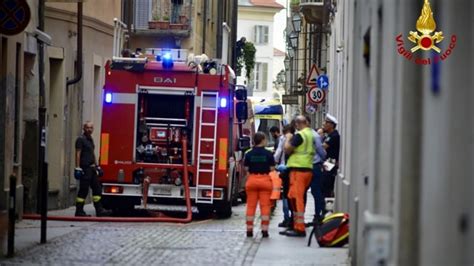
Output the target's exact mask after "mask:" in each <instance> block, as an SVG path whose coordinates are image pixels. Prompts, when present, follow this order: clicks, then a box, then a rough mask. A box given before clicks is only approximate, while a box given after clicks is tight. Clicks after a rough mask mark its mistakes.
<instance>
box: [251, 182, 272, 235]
mask: <svg viewBox="0 0 474 266" xmlns="http://www.w3.org/2000/svg"><path fill="white" fill-rule="evenodd" d="M245 192H246V193H247V217H246V218H247V219H246V221H247V222H246V224H247V231H252V230H253V221H254V219H255V211H256V209H257V203H259V204H260V215H261V220H262V231H268V225H269V224H270V209H271V202H270V195H271V194H272V180H271V179H270V176H269V175H260V174H249V176H248V178H247V183H246V184H245Z"/></svg>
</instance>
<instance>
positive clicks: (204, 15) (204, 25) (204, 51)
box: [201, 0, 207, 54]
mask: <svg viewBox="0 0 474 266" xmlns="http://www.w3.org/2000/svg"><path fill="white" fill-rule="evenodd" d="M203 1H204V8H203V12H202V13H203V15H202V49H201V50H202V53H203V54H205V53H206V33H207V27H206V22H207V0H203Z"/></svg>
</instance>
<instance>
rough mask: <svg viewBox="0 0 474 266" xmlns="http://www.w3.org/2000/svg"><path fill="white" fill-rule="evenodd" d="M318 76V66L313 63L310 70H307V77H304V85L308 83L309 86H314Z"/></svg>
mask: <svg viewBox="0 0 474 266" xmlns="http://www.w3.org/2000/svg"><path fill="white" fill-rule="evenodd" d="M318 76H319V69H318V67H316V64H313V66H311V71H309V75H308V78H307V79H306V85H308V86H309V87H311V86H316V85H317V82H316V81H317V79H318Z"/></svg>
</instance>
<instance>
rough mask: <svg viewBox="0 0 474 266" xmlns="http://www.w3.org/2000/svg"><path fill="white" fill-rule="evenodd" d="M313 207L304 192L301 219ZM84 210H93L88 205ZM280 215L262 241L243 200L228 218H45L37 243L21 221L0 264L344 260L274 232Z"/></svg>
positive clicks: (31, 224)
mask: <svg viewBox="0 0 474 266" xmlns="http://www.w3.org/2000/svg"><path fill="white" fill-rule="evenodd" d="M279 205H280V203H279ZM313 206H314V205H313V203H312V199H311V197H308V203H307V206H306V210H307V212H306V219H307V221H309V220H311V218H312V209H313V208H314V207H313ZM86 211H87V212H88V213H91V214H93V213H94V211H93V207H92V206H90V205H88V206H86ZM73 213H74V208H70V209H67V210H62V211H54V212H52V214H54V215H68V216H70V215H73ZM282 218H283V217H282V214H281V206H278V207H277V208H276V210H275V213H274V216H273V217H272V220H271V223H270V238H269V239H263V240H262V238H261V234H260V233H257V232H259V221H256V222H255V224H256V228H255V233H257V234H256V235H255V236H254V237H253V238H247V237H246V236H245V205H240V206H238V207H234V208H233V215H232V217H231V218H230V219H224V220H217V219H207V220H195V221H193V222H192V223H189V224H172V223H95V222H58V221H49V222H48V243H47V244H45V245H39V243H38V242H39V235H40V233H39V232H40V230H39V225H40V223H39V221H31V220H23V221H21V222H20V223H18V224H17V226H16V228H17V229H16V244H15V247H16V250H17V252H16V255H15V257H14V258H12V259H3V260H2V259H0V265H112V264H113V265H219V266H220V265H271V266H275V265H318V266H321V265H348V260H347V253H348V252H347V248H341V249H328V248H319V247H318V246H317V243H316V241H313V242H314V243H313V246H311V247H307V246H306V243H307V242H306V241H307V238H306V239H305V238H288V237H285V236H281V235H279V234H278V232H279V231H280V230H281V228H278V222H280V221H281V220H282ZM309 231H310V228H308V230H307V232H308V233H309Z"/></svg>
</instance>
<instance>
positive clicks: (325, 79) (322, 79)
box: [317, 75, 329, 90]
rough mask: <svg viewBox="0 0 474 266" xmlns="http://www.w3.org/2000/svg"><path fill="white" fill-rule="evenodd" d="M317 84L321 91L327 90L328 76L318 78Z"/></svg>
mask: <svg viewBox="0 0 474 266" xmlns="http://www.w3.org/2000/svg"><path fill="white" fill-rule="evenodd" d="M317 83H318V87H320V88H321V89H323V90H324V89H327V88H328V87H329V78H328V76H326V75H321V76H319V77H318V80H317Z"/></svg>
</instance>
